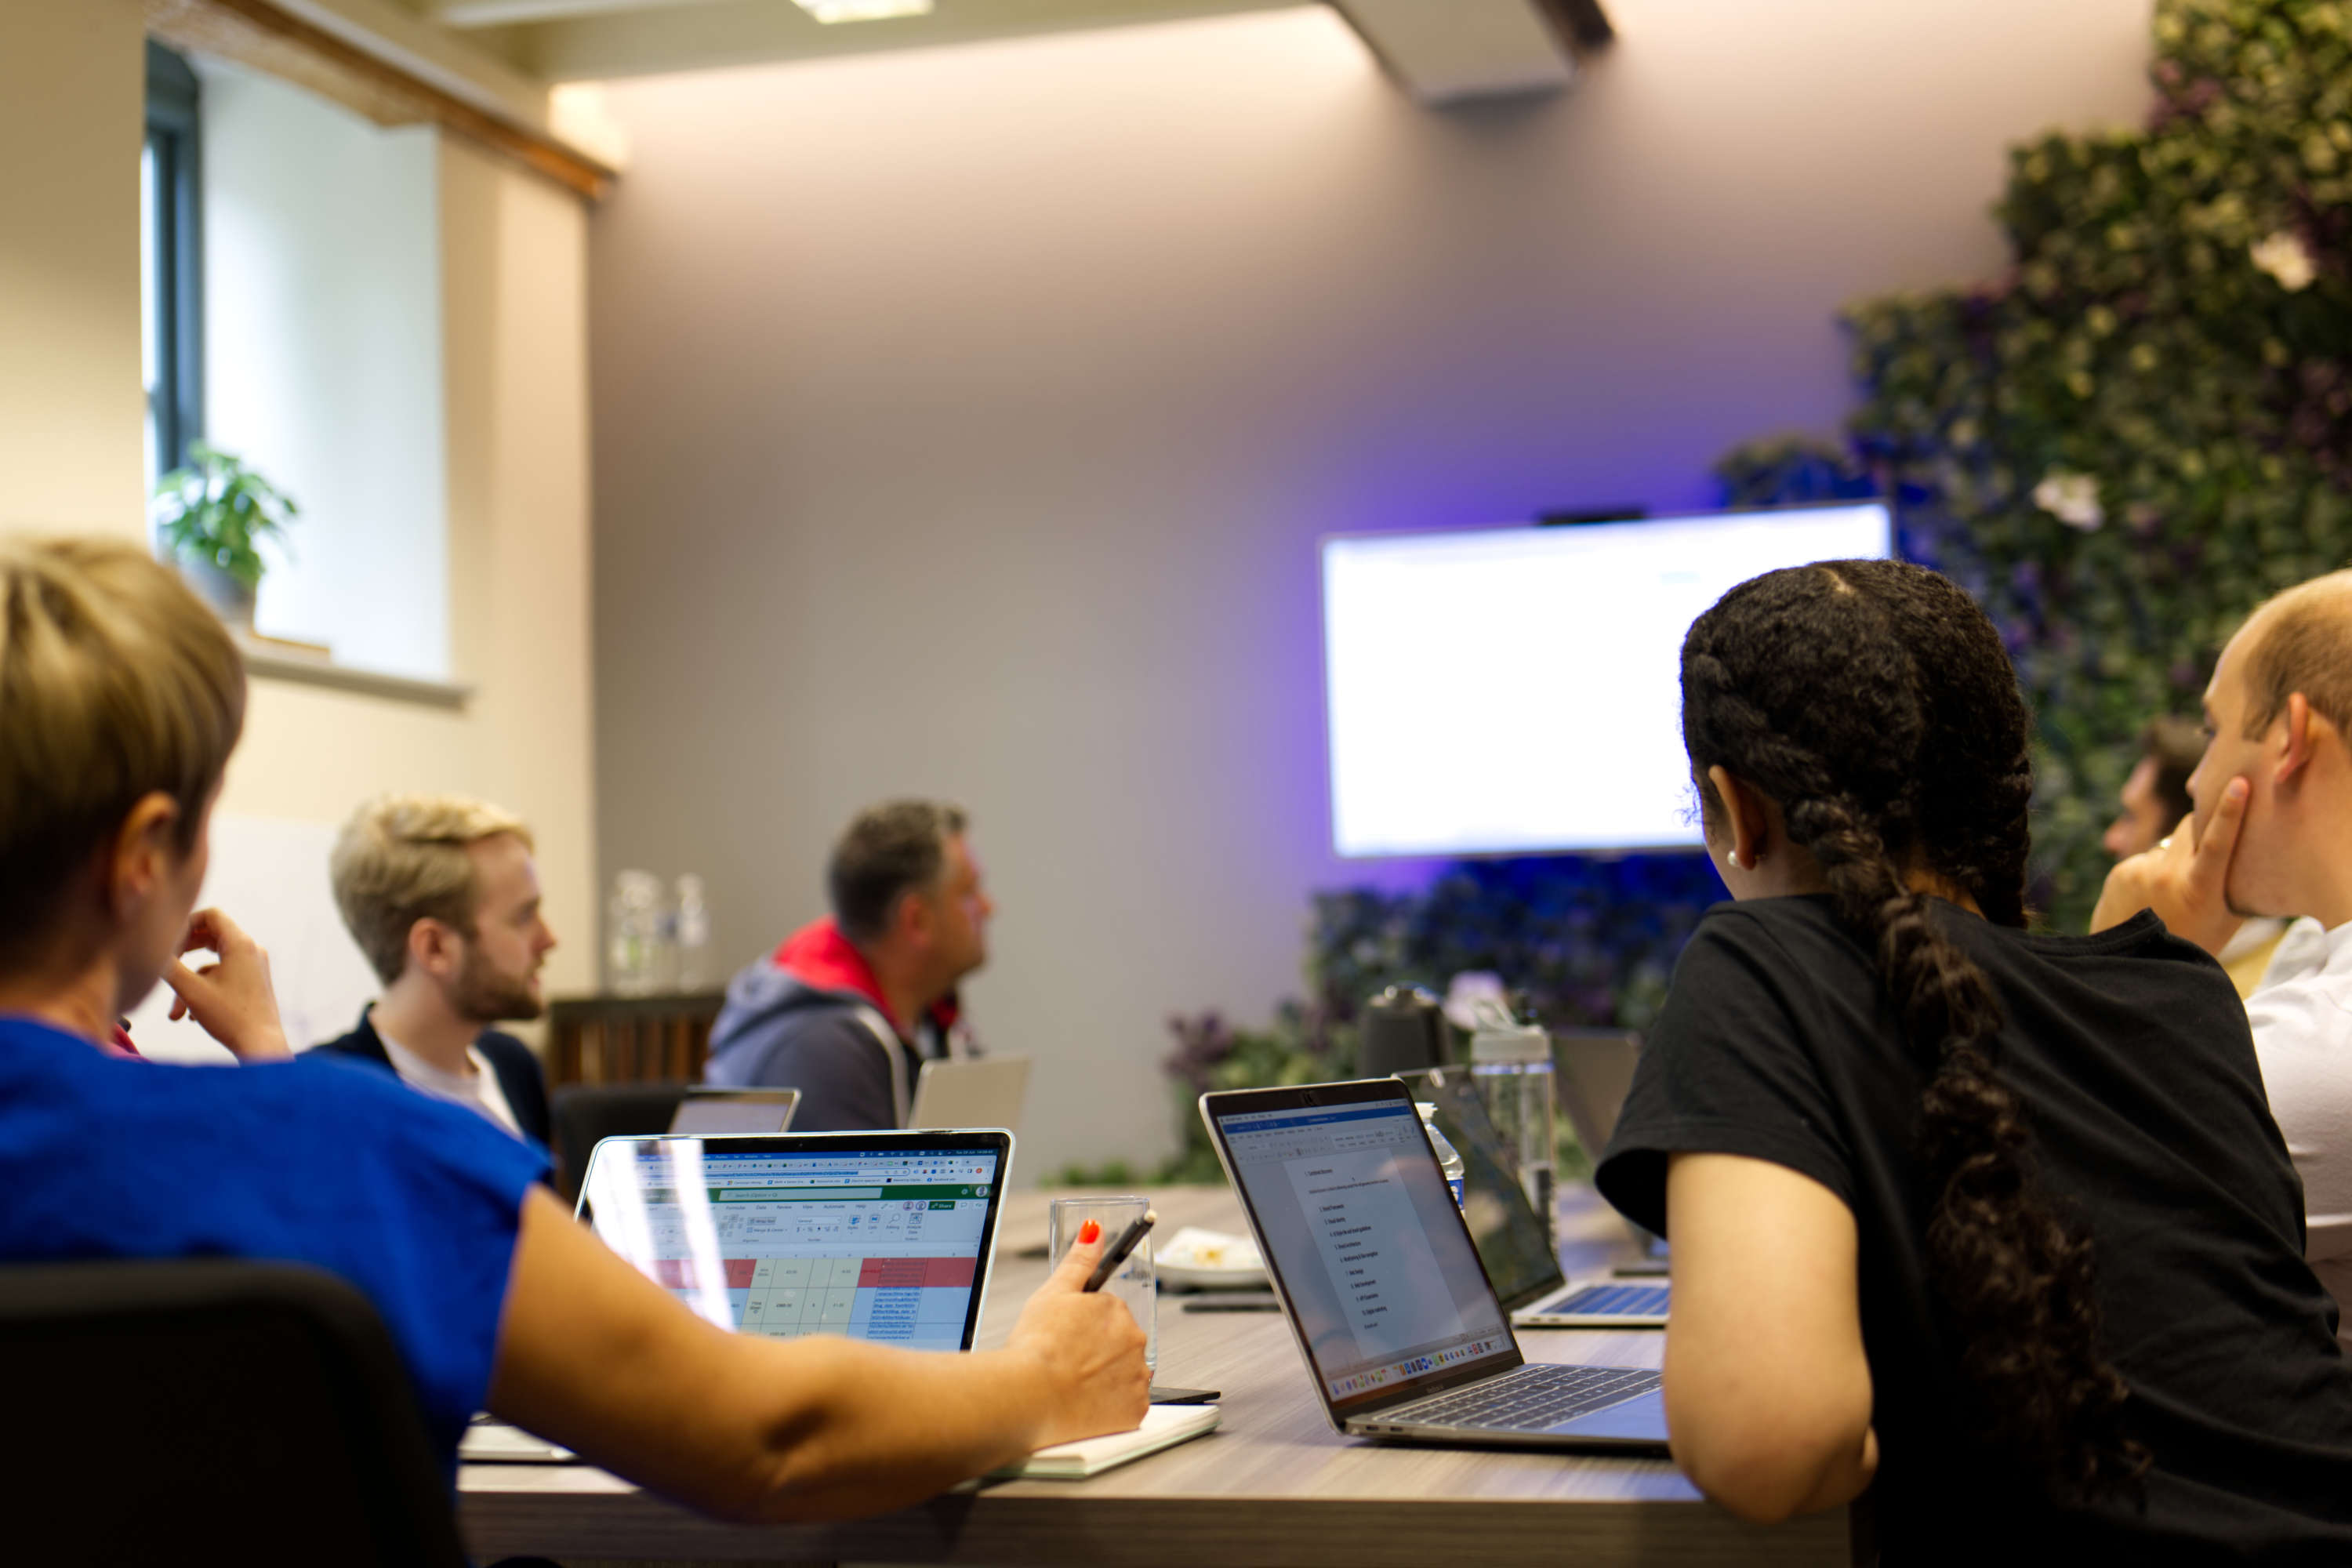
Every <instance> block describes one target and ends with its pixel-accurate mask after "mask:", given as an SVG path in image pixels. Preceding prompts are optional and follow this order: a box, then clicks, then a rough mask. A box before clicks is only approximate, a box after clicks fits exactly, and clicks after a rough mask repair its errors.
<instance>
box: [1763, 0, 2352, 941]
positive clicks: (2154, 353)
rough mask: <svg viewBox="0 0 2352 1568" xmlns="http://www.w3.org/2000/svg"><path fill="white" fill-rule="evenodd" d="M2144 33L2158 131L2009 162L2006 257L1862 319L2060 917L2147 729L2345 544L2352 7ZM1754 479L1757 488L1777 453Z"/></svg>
mask: <svg viewBox="0 0 2352 1568" xmlns="http://www.w3.org/2000/svg"><path fill="white" fill-rule="evenodd" d="M2155 35H2156V42H2157V59H2156V63H2155V66H2154V69H2153V75H2154V78H2155V81H2156V84H2157V87H2158V94H2159V100H2160V101H2159V103H2158V109H2157V110H2156V112H2155V114H2154V115H2153V116H2152V118H2151V120H2150V122H2149V124H2148V125H2147V127H2146V128H2145V129H2144V130H2141V131H2137V132H2111V133H2105V134H2097V135H2087V136H2071V135H2059V134H2053V135H2050V136H2046V137H2043V138H2042V139H2041V140H2039V141H2036V142H2030V143H2028V144H2025V145H2023V146H2021V147H2018V148H2016V149H2015V150H2014V151H2013V152H2012V153H2011V160H2010V182H2009V189H2008V194H2007V195H2006V196H2005V197H2004V199H2003V200H2002V201H2001V203H2000V206H1999V208H1998V215H1999V216H2000V221H2001V222H2002V224H2003V226H2005V227H2006V229H2007V230H2008V233H2009V237H2010V239H2011V245H2012V247H2013V248H2014V252H2015V265H2014V266H2013V268H2011V271H2010V272H2009V273H2008V274H2007V275H2005V276H2004V277H2003V278H2001V279H1998V280H1997V281H1994V282H1992V283H1989V284H1986V285H1983V286H1980V287H1976V288H1970V289H1950V290H1945V291H1941V292H1936V293H1928V294H1913V295H1894V296H1888V297H1885V298H1881V299H1875V300H1866V301H1864V302H1862V303H1860V304H1857V305H1854V306H1853V307H1851V308H1850V309H1849V310H1848V311H1847V313H1846V320H1847V323H1848V325H1849V327H1850V328H1851V330H1852V332H1853V344H1854V370H1855V374H1856V375H1857V377H1858V379H1859V380H1860V382H1861V384H1862V386H1863V389H1864V403H1863V405H1862V407H1861V409H1860V410H1859V411H1858V412H1857V413H1856V415H1855V416H1853V420H1852V422H1851V426H1850V429H1851V434H1852V436H1853V442H1854V447H1855V453H1856V456H1857V458H1858V459H1859V461H1860V462H1861V463H1862V464H1863V465H1864V466H1865V467H1866V468H1868V469H1869V471H1870V472H1871V473H1872V474H1874V476H1875V478H1876V479H1877V480H1878V482H1879V484H1880V485H1881V487H1882V488H1883V489H1884V490H1885V493H1886V494H1888V495H1889V496H1891V497H1892V498H1893V500H1894V501H1895V509H1896V513H1897V516H1898V519H1899V520H1900V522H1901V524H1902V528H1903V532H1904V537H1905V541H1906V548H1907V549H1908V551H1909V552H1911V553H1912V554H1913V556H1914V557H1915V558H1917V559H1922V560H1926V561H1927V562H1929V563H1932V564H1935V565H1937V566H1940V567H1941V568H1943V569H1944V570H1945V571H1947V572H1949V573H1951V574H1953V575H1954V576H1956V577H1958V579H1960V580H1961V581H1962V582H1964V583H1966V584H1968V585H1969V588H1970V589H1971V591H1973V592H1974V593H1975V594H1976V595H1978V597H1979V600H1980V601H1981V602H1982V603H1983V605H1985V608H1986V610H1987V611H1988V612H1989V613H1990V615H1991V616H1992V617H1993V619H1994V621H1995V622H1996V624H1998V625H1999V626H2000V628H2001V631H2002V634H2003V636H2004V637H2006V638H2007V639H2008V642H2009V646H2010V649H2011V655H2012V657H2013V658H2015V660H2016V662H2017V667H2018V673H2019V676H2020V679H2021V681H2022V683H2023V685H2024V687H2025V689H2026V693H2027V695H2028V697H2029V698H2030V699H2031V700H2032V702H2033V704H2034V707H2035V710H2036V713H2037V716H2038V731H2039V732H2038V737H2037V739H2038V742H2039V757H2038V762H2039V765H2040V773H2041V788H2040V793H2039V795H2038V798H2037V814H2036V821H2035V849H2036V854H2035V872H2036V894H2037V898H2038V899H2039V900H2040V901H2042V903H2043V904H2044V905H2045V907H2046V908H2047V909H2048V910H2049V912H2050V914H2051V916H2052V918H2053V920H2054V921H2055V922H2056V923H2057V924H2059V925H2060V926H2062V927H2065V928H2070V929H2080V926H2081V924H2082V922H2083V921H2084V920H2085V919H2086V918H2087V916H2088V914H2089V911H2090V907H2091V905H2092V904H2093V903H2094V902H2095V900H2096V898H2097V894H2098V889H2099V886H2100V883H2101V881H2102V879H2104V877H2105V869H2106V860H2105V856H2104V854H2103V852H2102V851H2101V850H2100V848H2099V846H2098V836H2099V832H2100V829H2101V827H2102V826H2103V825H2104V824H2105V821H2106V820H2107V818H2108V817H2110V816H2112V815H2113V813H2114V809H2115V797H2116V790H2117V789H2118V788H2119V787H2120V785H2121V784H2122V782H2123V778H2124V775H2125V774H2126V773H2127V772H2128V771H2129V770H2130V768H2131V765H2132V763H2133V762H2134V761H2135V757H2134V749H2133V739H2134V736H2135V735H2136V734H2137V731H2139V729H2140V727H2141V726H2142V725H2143V724H2144V723H2146V722H2147V720H2148V719H2149V718H2150V717H2151V716H2153V715H2154V714H2157V713H2159V712H2167V711H2170V712H2184V713H2193V712H2195V711H2196V710H2197V707H2198V702H2199V699H2200V694H2201V692H2202V689H2203V687H2204V684H2205V681H2206V679H2208V677H2209V676H2210V672H2211V668H2212V663H2213V660H2214V658H2216V657H2217V656H2218V654H2219V652H2220V649H2221V644H2222V643H2223V642H2225V641H2226V640H2227V639H2228V637H2229V636H2230V634H2231V632H2232V631H2233V630H2234V629H2235V628H2236V626H2238V624H2239V623H2240V622H2241V621H2242V619H2243V618H2244V616H2245V615H2246V613H2247V612H2248V611H2249V610H2251V609H2252V607H2253V606H2254V605H2256V604H2258V603H2260V602H2261V601H2262V600H2263V598H2264V597H2266V596H2267V595H2271V594H2273V593H2275V592H2276V591H2278V590H2279V589H2281V588H2283V587H2285V586H2287V585H2289V584H2294V583H2297V582H2300V581H2302V580H2304V579H2305V578H2307V577H2311V576H2314V575H2315V574H2319V573H2322V572H2326V571H2330V570H2333V569H2335V568H2336V567H2339V566H2342V565H2344V564H2345V563H2346V562H2347V559H2352V492H2348V491H2347V487H2352V5H2347V4H2343V3H2340V0H2160V3H2159V4H2158V6H2157V8H2156V16H2155ZM1743 450H1745V449H1743ZM1739 459H1740V454H1735V455H1734V457H1733V458H1728V459H1727V466H1735V467H1736V466H1737V465H1738V462H1739ZM1739 478H1740V480H1741V482H1742V483H1743V485H1745V487H1746V491H1745V493H1746V494H1747V495H1748V496H1749V497H1750V498H1751V499H1764V498H1763V497H1762V496H1759V492H1766V493H1768V494H1769V490H1770V489H1771V486H1772V483H1773V479H1772V464H1771V463H1770V462H1769V461H1768V462H1765V463H1763V464H1761V465H1757V464H1754V463H1752V462H1751V463H1750V464H1749V466H1748V468H1747V469H1746V470H1745V471H1743V472H1741V473H1740V475H1739ZM1728 482H1729V476H1727V483H1728ZM1789 499H1799V498H1797V497H1793V496H1792V497H1790V498H1789Z"/></svg>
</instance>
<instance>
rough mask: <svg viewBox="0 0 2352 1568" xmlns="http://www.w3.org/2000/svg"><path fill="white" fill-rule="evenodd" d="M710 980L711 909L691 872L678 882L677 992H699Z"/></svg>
mask: <svg viewBox="0 0 2352 1568" xmlns="http://www.w3.org/2000/svg"><path fill="white" fill-rule="evenodd" d="M710 979H711V975H710V905H709V901H708V900H706V899H705V898H704V897H703V892H702V879H701V878H699V877H698V876H696V875H694V873H692V872H691V871H689V872H688V873H687V874H686V875H685V876H683V877H680V878H679V879H677V988H678V989H679V990H680V991H699V990H701V989H702V988H703V987H704V986H706V985H708V984H710Z"/></svg>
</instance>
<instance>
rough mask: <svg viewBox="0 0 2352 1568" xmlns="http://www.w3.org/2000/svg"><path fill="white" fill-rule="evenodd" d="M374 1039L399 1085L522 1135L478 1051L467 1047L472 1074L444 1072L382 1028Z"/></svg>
mask: <svg viewBox="0 0 2352 1568" xmlns="http://www.w3.org/2000/svg"><path fill="white" fill-rule="evenodd" d="M375 1037H376V1038H377V1039H379V1040H382V1041H383V1054H384V1055H385V1056H387V1057H389V1058H392V1070H393V1071H394V1072H396V1073H398V1074H399V1075H400V1081H401V1082H403V1083H404V1084H407V1085H408V1086H409V1087H410V1088H412V1089H422V1090H424V1091H425V1093H426V1094H429V1095H431V1096H432V1097H433V1098H434V1099H436V1100H447V1101H449V1103H450V1104H452V1105H462V1106H464V1107H465V1108H466V1109H467V1110H472V1111H476V1112H478V1113H479V1114H480V1115H482V1116H485V1117H487V1118H488V1119H489V1120H490V1121H494V1122H496V1123H498V1124H499V1126H500V1127H503V1128H505V1129H506V1130H507V1131H509V1132H511V1133H513V1134H514V1135H515V1136H516V1137H518V1138H520V1137H521V1136H522V1124H521V1123H520V1122H519V1121H516V1120H515V1113H514V1108H513V1107H512V1106H509V1104H508V1103H507V1097H506V1092H505V1091H504V1090H503V1089H499V1075H498V1073H497V1072H496V1071H495V1070H493V1069H492V1068H491V1067H490V1064H489V1063H488V1062H487V1061H485V1060H483V1059H482V1053H481V1052H479V1051H478V1050H476V1049H475V1048H474V1047H471V1046H467V1047H466V1065H467V1067H469V1068H473V1070H472V1071H471V1072H469V1073H454V1072H444V1071H442V1070H441V1069H440V1068H436V1067H435V1066H434V1065H433V1064H432V1063H431V1062H428V1061H426V1060H425V1058H423V1057H420V1056H418V1055H417V1054H416V1053H415V1051H412V1050H410V1049H409V1048H408V1047H406V1046H404V1045H402V1044H401V1043H400V1042H399V1041H398V1040H395V1039H394V1038H393V1037H391V1036H390V1035H387V1034H385V1033H384V1032H383V1026H382V1025H378V1026H376V1031H375Z"/></svg>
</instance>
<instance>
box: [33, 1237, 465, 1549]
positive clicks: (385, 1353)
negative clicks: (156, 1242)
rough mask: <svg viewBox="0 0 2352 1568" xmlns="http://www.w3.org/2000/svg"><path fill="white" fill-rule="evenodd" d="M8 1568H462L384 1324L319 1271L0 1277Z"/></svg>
mask: <svg viewBox="0 0 2352 1568" xmlns="http://www.w3.org/2000/svg"><path fill="white" fill-rule="evenodd" d="M0 1388H5V1389H6V1390H7V1392H8V1405H9V1408H10V1410H11V1412H12V1413H13V1416H14V1425H15V1428H16V1437H15V1438H14V1439H13V1440H12V1441H10V1443H9V1444H8V1448H9V1450H10V1453H11V1456H12V1457H11V1458H9V1460H8V1461H7V1463H6V1465H5V1468H0V1493H5V1496H6V1498H7V1504H6V1514H7V1523H6V1525H5V1533H6V1539H7V1542H8V1556H9V1557H10V1558H11V1559H12V1560H14V1561H16V1562H20V1563H40V1564H42V1565H43V1568H50V1565H54V1564H66V1563H203V1562H219V1563H238V1564H239V1565H240V1568H275V1565H278V1564H283V1565H285V1568H297V1565H300V1568H314V1565H315V1564H318V1563H342V1564H381V1565H382V1568H394V1564H401V1565H418V1568H465V1564H466V1554H465V1552H464V1550H463V1548H462V1547H461V1546H460V1544H459V1542H458V1537H457V1517H456V1513H455V1509H454V1500H453V1499H452V1497H451V1495H450V1491H449V1483H448V1478H447V1477H446V1475H445V1474H444V1473H443V1472H442V1470H441V1468H440V1465H439V1463H438V1461H437V1459H436V1456H435V1454H434V1452H433V1446H432V1442H431V1440H430V1438H428V1437H427V1436H426V1434H425V1420H424V1417H423V1415H421V1414H420V1413H419V1411H418V1409H417V1405H416V1395H415V1390H414V1388H413V1387H412V1385H411V1384H410V1382H409V1378H408V1373H407V1371H406V1369H405V1368H404V1366H403V1365H402V1363H401V1360H400V1356H399V1353H398V1352H396V1351H394V1348H393V1342H392V1336H391V1335H390V1334H389V1333H388V1332H387V1331H385V1329H384V1326H383V1321H382V1320H381V1319H379V1318H378V1317H377V1316H376V1313H375V1310H374V1308H373V1307H372V1306H370V1305H369V1304H368V1301H367V1300H366V1298H365V1297H363V1296H362V1295H361V1294H360V1293H359V1292H358V1291H357V1290H356V1289H352V1286H350V1285H349V1284H346V1283H345V1282H344V1281H342V1280H341V1279H337V1278H335V1277H334V1276H333V1275H331V1274H328V1273H325V1272H323V1271H321V1270H320V1269H316V1268H306V1267H300V1266H297V1265H293V1264H285V1263H251V1262H245V1261H242V1260H236V1259H228V1258H194V1259H184V1260H174V1261H168V1262H103V1263H68V1264H37V1265H10V1266H7V1267H0Z"/></svg>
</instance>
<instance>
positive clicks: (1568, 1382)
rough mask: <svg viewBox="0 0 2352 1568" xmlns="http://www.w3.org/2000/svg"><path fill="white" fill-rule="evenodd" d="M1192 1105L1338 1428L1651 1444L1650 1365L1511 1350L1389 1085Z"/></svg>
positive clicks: (1657, 1414) (1421, 1140) (1658, 1413)
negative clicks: (1529, 1355) (1571, 1362)
mask: <svg viewBox="0 0 2352 1568" xmlns="http://www.w3.org/2000/svg"><path fill="white" fill-rule="evenodd" d="M1201 1117H1202V1121H1206V1122H1207V1123H1208V1127H1209V1134H1210V1137H1211V1139H1212V1141H1213V1142H1214V1143H1215V1144H1216V1148H1217V1157H1218V1159H1219V1160H1221V1161H1223V1163H1224V1167H1225V1173H1226V1174H1227V1175H1228V1176H1229V1177H1230V1178H1231V1179H1232V1181H1233V1184H1234V1191H1235V1192H1237V1193H1238V1194H1241V1199H1242V1209H1243V1212H1244V1214H1246V1215H1248V1216H1249V1225H1250V1231H1251V1234H1252V1235H1253V1236H1254V1237H1255V1238H1256V1240H1257V1244H1258V1250H1259V1251H1260V1253H1262V1254H1263V1255H1264V1257H1265V1263H1266V1272H1267V1274H1268V1275H1269V1276H1270V1277H1271V1278H1272V1279H1273V1281H1274V1288H1275V1294H1276V1299H1277V1300H1279V1301H1280V1302H1281V1304H1282V1311H1283V1316H1284V1318H1285V1319H1286V1320H1287V1321H1289V1324H1290V1328H1291V1332H1292V1334H1293V1335H1294V1336H1295V1337H1296V1338H1297V1342H1298V1352H1299V1354H1300V1356H1301V1357H1302V1358H1303V1359H1304V1360H1305V1361H1306V1363H1307V1376H1308V1378H1309V1379H1310V1380H1311V1381H1312V1382H1313V1383H1314V1384H1315V1392H1316V1396H1317V1397H1318V1398H1319V1399H1320V1400H1321V1401H1322V1402H1323V1410H1324V1414H1325V1415H1327V1416H1328V1418H1329V1419H1330V1422H1331V1425H1332V1426H1334V1427H1336V1428H1338V1429H1339V1431H1341V1432H1344V1433H1348V1434H1350V1435H1352V1436H1363V1437H1377V1438H1388V1439H1407V1440H1412V1441H1420V1442H1435V1443H1447V1444H1454V1445H1480V1446H1496V1447H1503V1446H1509V1447H1526V1446H1535V1447H1563V1448H1609V1449H1629V1450H1634V1451H1638V1452H1643V1453H1652V1454H1654V1453H1662V1452H1664V1448H1665V1446H1666V1420H1665V1405H1664V1399H1663V1398H1662V1396H1661V1394H1660V1393H1659V1387H1658V1374H1657V1373H1654V1372H1652V1371H1649V1370H1646V1369H1644V1368H1641V1367H1620V1366H1554V1365H1548V1364H1545V1363H1530V1362H1528V1361H1527V1360H1526V1359H1525V1358H1524V1357H1523V1356H1522V1355H1521V1354H1520V1353H1519V1345H1518V1341H1517V1339H1515V1338H1514V1337H1513V1336H1512V1333H1511V1325H1510V1320H1509V1316H1508V1314H1507V1313H1506V1312H1505V1310H1504V1309H1503V1304H1502V1302H1501V1301H1500V1300H1497V1299H1496V1295H1495V1289H1494V1286H1493V1285H1492V1284H1490V1283H1489V1282H1488V1280H1487V1278H1486V1268H1485V1267H1484V1266H1483V1265H1482V1264H1481V1263H1480V1262H1479V1259H1478V1250H1477V1247H1475V1245H1474V1244H1473V1243H1472V1241H1471V1238H1470V1232H1469V1229H1468V1227H1467V1226H1465V1224H1464V1223H1463V1217H1462V1214H1461V1211H1460V1210H1458V1209H1456V1208H1455V1207H1454V1198H1453V1195H1452V1194H1450V1193H1449V1192H1448V1191H1447V1190H1446V1185H1445V1176H1444V1172H1443V1171H1441V1170H1440V1169H1439V1168H1438V1163H1437V1156H1436V1154H1435V1153H1434V1152H1433V1151H1432V1150H1431V1148H1430V1145H1429V1139H1428V1136H1427V1135H1426V1134H1425V1133H1423V1131H1422V1127H1421V1117H1420V1114H1419V1113H1418V1112H1417V1111H1416V1110H1414V1109H1413V1100H1412V1094H1411V1092H1410V1091H1409V1090H1408V1089H1406V1087H1405V1086H1404V1085H1403V1084H1402V1083H1400V1082H1398V1081H1397V1080H1396V1079H1392V1078H1384V1079H1361V1080H1359V1081H1357V1082H1353V1083H1326V1084H1308V1085H1306V1086H1303V1087H1300V1088H1295V1089H1241V1090H1235V1091H1234V1092H1231V1093H1224V1094H1206V1095H1202V1097H1201Z"/></svg>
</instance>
